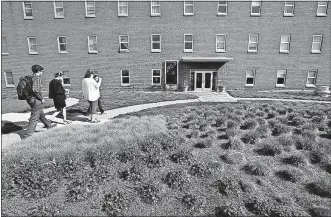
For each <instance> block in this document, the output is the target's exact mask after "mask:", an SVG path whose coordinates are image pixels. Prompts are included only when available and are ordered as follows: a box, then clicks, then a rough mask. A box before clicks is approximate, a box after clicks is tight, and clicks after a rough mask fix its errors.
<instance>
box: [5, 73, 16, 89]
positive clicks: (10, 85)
mask: <svg viewBox="0 0 331 217" xmlns="http://www.w3.org/2000/svg"><path fill="white" fill-rule="evenodd" d="M7 72H9V73H11V76H12V79H13V84H8V80H7V79H8V77H7ZM3 74H4V78H5V85H6V88H7V87H15V83H14V75H13V71H12V70H3Z"/></svg>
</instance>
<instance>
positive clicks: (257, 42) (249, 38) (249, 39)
mask: <svg viewBox="0 0 331 217" xmlns="http://www.w3.org/2000/svg"><path fill="white" fill-rule="evenodd" d="M252 35H256V42H251V36H252ZM252 43H253V44H256V50H250V49H249V47H250V46H249V45H250V44H252ZM258 45H259V34H258V33H257V34H249V35H248V47H247V52H248V53H257V52H258V50H259V48H258Z"/></svg>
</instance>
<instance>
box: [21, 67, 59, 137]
mask: <svg viewBox="0 0 331 217" xmlns="http://www.w3.org/2000/svg"><path fill="white" fill-rule="evenodd" d="M43 69H44V68H43V67H42V66H40V65H33V66H32V67H31V70H32V72H33V74H32V76H26V77H24V78H23V79H24V80H25V87H24V84H23V85H22V83H21V80H22V79H21V80H20V81H19V84H18V85H17V93H18V96H19V99H23V98H25V99H26V101H27V103H28V104H29V106H30V107H31V117H30V119H29V124H28V127H27V129H26V133H25V135H24V138H25V137H28V136H31V135H32V134H33V133H34V131H35V129H36V126H37V122H38V120H40V121H41V122H42V123H43V124H44V125H45V126H46V127H47V129H50V128H53V127H55V126H56V124H55V125H52V124H51V122H50V121H49V120H47V119H46V117H45V114H44V112H43V103H44V102H45V101H44V99H43V96H42V93H41V89H42V84H41V75H42V73H43Z"/></svg>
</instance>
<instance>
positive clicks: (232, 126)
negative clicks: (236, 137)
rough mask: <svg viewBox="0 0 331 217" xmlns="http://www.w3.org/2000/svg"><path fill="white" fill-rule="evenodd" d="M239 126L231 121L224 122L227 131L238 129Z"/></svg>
mask: <svg viewBox="0 0 331 217" xmlns="http://www.w3.org/2000/svg"><path fill="white" fill-rule="evenodd" d="M239 124H240V122H235V121H233V120H228V121H227V122H226V127H227V128H228V129H232V128H236V127H238V126H239Z"/></svg>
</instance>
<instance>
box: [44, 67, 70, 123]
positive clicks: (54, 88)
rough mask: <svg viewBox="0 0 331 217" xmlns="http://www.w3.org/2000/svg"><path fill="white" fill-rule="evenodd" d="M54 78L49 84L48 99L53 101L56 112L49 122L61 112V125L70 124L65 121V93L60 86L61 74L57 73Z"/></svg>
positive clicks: (61, 81)
mask: <svg viewBox="0 0 331 217" xmlns="http://www.w3.org/2000/svg"><path fill="white" fill-rule="evenodd" d="M54 76H55V78H54V79H53V80H52V81H51V82H50V83H49V92H48V97H49V98H50V99H53V102H54V106H55V108H56V110H57V111H56V112H55V113H54V114H53V115H52V116H51V118H50V121H52V120H53V119H54V118H55V117H56V116H58V115H59V114H60V113H61V112H62V115H63V124H70V123H71V121H68V120H67V111H66V106H67V105H66V93H65V89H64V88H63V86H62V83H63V73H62V72H58V73H55V74H54Z"/></svg>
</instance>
